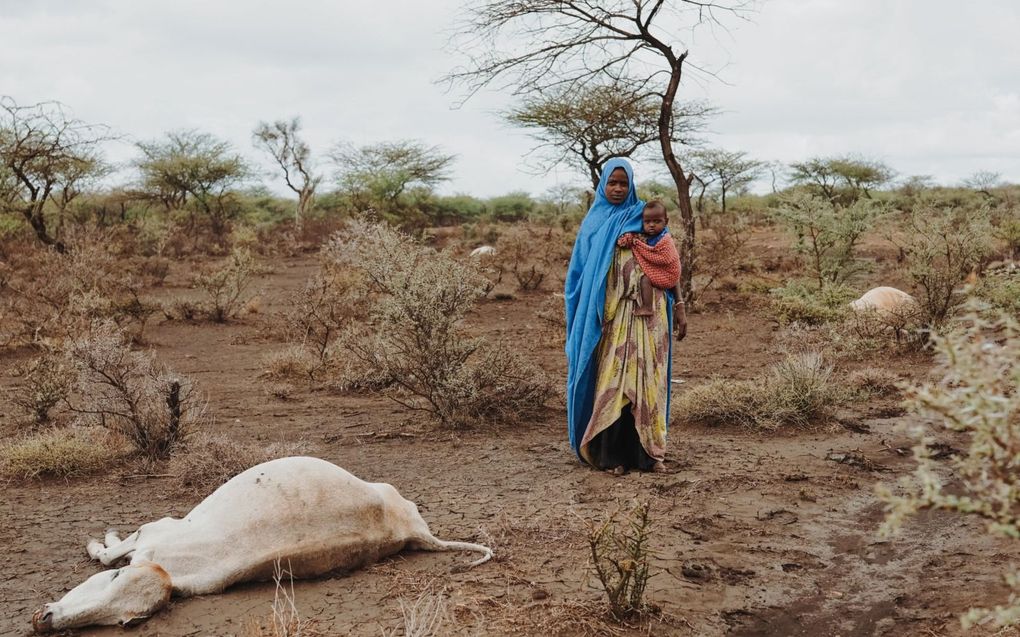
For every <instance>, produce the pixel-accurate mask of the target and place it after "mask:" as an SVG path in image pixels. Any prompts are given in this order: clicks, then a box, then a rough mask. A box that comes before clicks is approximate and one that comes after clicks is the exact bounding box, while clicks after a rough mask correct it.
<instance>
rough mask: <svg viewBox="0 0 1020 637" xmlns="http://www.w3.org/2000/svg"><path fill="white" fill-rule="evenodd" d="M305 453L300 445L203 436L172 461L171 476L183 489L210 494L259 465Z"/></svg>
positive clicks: (194, 440)
mask: <svg viewBox="0 0 1020 637" xmlns="http://www.w3.org/2000/svg"><path fill="white" fill-rule="evenodd" d="M305 451H306V448H305V447H304V446H303V445H300V444H294V443H290V444H282V443H272V444H269V445H265V444H251V443H245V442H237V441H235V440H232V439H231V438H229V437H227V436H223V435H215V434H205V433H200V434H196V435H195V436H193V437H192V438H191V439H189V440H188V444H187V445H186V446H185V447H184V449H183V450H182V451H181V452H180V453H177V454H175V455H174V456H173V457H172V458H171V459H170V463H169V465H168V473H170V474H171V475H173V476H174V481H175V482H176V484H177V485H178V487H180V488H182V489H190V490H192V491H199V492H208V491H212V490H213V489H215V488H216V487H218V486H220V485H221V484H223V483H224V482H226V481H227V480H229V479H230V478H232V477H234V476H236V475H237V474H239V473H241V472H242V471H245V470H246V469H250V468H251V467H254V466H255V465H257V464H262V463H263V462H268V461H269V460H275V459H276V458H283V457H287V456H295V455H300V454H302V453H303V452H305Z"/></svg>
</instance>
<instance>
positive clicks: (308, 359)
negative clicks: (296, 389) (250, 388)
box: [262, 345, 318, 380]
mask: <svg viewBox="0 0 1020 637" xmlns="http://www.w3.org/2000/svg"><path fill="white" fill-rule="evenodd" d="M262 364H263V365H264V366H265V369H264V370H263V372H262V376H263V377H265V378H268V379H270V380H298V379H300V380H309V379H310V378H311V377H312V373H313V370H314V369H315V368H316V367H317V366H318V361H316V360H315V358H314V357H313V356H312V355H311V353H310V352H309V351H308V350H307V349H305V348H304V347H301V346H300V345H288V346H287V347H285V348H284V349H282V350H279V351H275V352H269V353H268V354H266V355H265V356H263V357H262Z"/></svg>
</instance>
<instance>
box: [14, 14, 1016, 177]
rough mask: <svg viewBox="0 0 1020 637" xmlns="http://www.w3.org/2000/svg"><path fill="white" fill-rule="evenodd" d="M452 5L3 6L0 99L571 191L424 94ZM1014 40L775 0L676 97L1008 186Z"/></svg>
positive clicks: (732, 33)
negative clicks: (423, 150)
mask: <svg viewBox="0 0 1020 637" xmlns="http://www.w3.org/2000/svg"><path fill="white" fill-rule="evenodd" d="M458 4H459V3H458V2H456V1H455V0H441V1H434V0H430V1H429V2H420V1H414V0H390V1H388V2H386V3H379V4H378V5H376V6H373V7H370V6H369V5H368V4H361V3H359V4H354V3H350V2H342V3H337V2H327V1H325V0H322V1H317V2H316V1H310V0H308V1H304V2H293V3H288V4H287V6H286V9H284V8H283V5H280V4H279V3H275V2H268V1H246V2H242V1H240V0H220V1H218V2H202V1H200V0H185V1H177V2H174V3H170V2H156V1H152V2H131V1H130V0H105V1H98V0H97V1H90V2H71V1H69V0H68V1H56V0H54V1H50V2H39V1H36V2H24V1H15V0H0V42H3V43H4V55H3V58H2V61H0V93H4V94H8V95H11V96H13V97H14V98H15V99H16V100H18V101H19V102H20V103H29V102H33V101H39V100H45V99H57V100H60V101H62V102H64V103H66V104H68V105H69V106H70V107H71V108H72V109H73V111H74V113H75V114H76V115H77V116H78V117H80V118H82V119H84V120H86V121H90V122H102V123H106V124H109V125H111V126H113V127H114V128H115V129H116V130H117V131H120V132H122V133H126V134H128V135H130V136H131V137H133V138H135V139H147V138H152V137H156V136H159V135H160V134H162V132H164V131H166V130H169V129H175V128H187V127H193V128H200V129H202V130H206V131H209V132H211V133H214V134H216V135H218V136H220V137H223V138H226V139H229V140H230V141H231V142H233V143H234V144H235V145H236V146H237V148H238V149H239V150H241V151H242V152H244V153H245V154H246V155H249V156H251V157H253V158H257V157H258V155H257V154H256V152H255V151H254V150H253V149H252V148H251V145H250V141H249V135H250V132H251V129H252V127H253V126H254V125H255V123H256V122H257V121H259V120H266V119H275V118H282V117H290V116H292V115H301V116H302V118H303V121H304V125H305V130H306V136H307V137H308V139H309V141H310V143H311V144H312V146H313V148H314V149H315V150H317V151H320V152H325V150H326V149H327V148H328V147H329V146H330V145H331V144H332V143H333V142H335V141H337V140H340V139H344V140H349V141H352V142H354V143H370V142H374V141H381V140H384V139H395V138H417V139H421V140H424V141H426V142H428V143H431V144H438V145H439V146H441V147H442V148H444V149H445V150H447V151H448V152H451V153H456V154H457V155H458V162H457V163H456V164H455V167H454V173H455V178H454V180H453V181H452V182H451V183H450V184H448V185H447V186H445V187H444V191H446V192H455V191H461V192H470V193H473V194H477V195H495V194H500V193H503V192H507V191H510V190H518V189H523V190H529V191H532V192H535V193H538V192H541V191H543V190H545V189H546V188H547V187H548V186H550V185H552V184H553V183H555V182H556V181H567V182H571V183H581V184H583V183H584V176H583V174H582V173H581V172H580V171H578V172H576V173H574V172H572V171H569V170H558V171H555V172H554V173H552V174H548V175H541V176H535V175H533V174H530V173H529V172H528V171H526V170H523V169H522V168H525V167H526V166H525V164H526V163H527V161H528V160H527V159H526V158H524V155H525V153H526V152H527V151H528V150H529V149H530V148H531V143H530V141H529V140H528V138H527V137H526V136H524V135H523V134H522V133H521V132H520V131H516V130H513V129H510V128H508V127H506V126H505V125H504V124H502V123H501V122H500V121H499V118H498V117H497V116H496V115H495V113H496V112H498V111H499V110H501V109H504V108H506V107H507V106H509V104H510V100H509V97H507V96H505V95H500V94H491V93H489V94H481V95H478V96H477V97H476V98H474V99H472V100H471V101H469V102H468V103H467V104H466V105H465V106H464V107H463V108H461V109H460V110H453V109H452V108H451V107H452V104H453V102H454V97H453V96H451V95H448V94H446V93H444V92H443V90H442V88H441V87H439V86H437V85H435V84H434V83H433V82H434V80H435V79H436V78H438V77H440V76H441V75H443V73H445V72H446V71H448V70H449V69H451V68H452V67H453V66H454V65H455V64H456V63H457V61H458V58H457V57H456V56H454V55H452V54H450V53H448V52H445V51H444V50H443V47H444V44H445V43H446V38H447V36H448V30H449V28H450V26H451V24H452V22H453V19H454V16H455V14H456V11H457V6H458ZM1018 32H1020V11H1018V10H1017V9H1016V5H1015V3H1014V2H1012V0H986V1H985V2H982V3H980V4H977V3H975V4H972V5H966V4H960V3H958V2H949V0H931V1H926V0H898V1H897V2H894V3H893V2H883V1H882V0H861V1H857V2H844V1H836V0H812V1H811V2H806V1H804V0H770V1H768V2H765V3H764V4H763V5H762V6H761V10H760V12H759V13H758V14H757V15H756V16H755V17H754V20H753V22H748V23H740V24H735V25H734V26H733V27H732V28H730V30H729V31H723V30H718V29H717V30H715V31H714V32H708V31H698V32H696V33H695V34H694V35H693V37H691V36H689V34H684V35H685V36H686V37H690V42H689V45H690V46H691V50H692V58H696V59H698V60H699V61H701V62H703V63H704V64H705V65H706V66H707V67H709V68H713V69H722V70H721V77H722V79H723V80H725V83H724V82H721V81H714V80H709V81H698V82H692V83H690V84H689V85H688V87H687V88H685V89H684V90H685V92H686V94H687V95H690V96H697V97H707V98H708V99H710V100H712V101H714V102H715V103H716V104H718V105H719V106H720V107H721V108H722V109H723V110H724V111H725V113H724V114H723V115H722V116H721V117H720V118H719V119H718V120H717V121H715V122H713V124H712V129H713V130H714V131H715V133H716V134H715V136H714V139H713V142H714V143H717V144H719V145H722V146H725V147H727V148H731V149H741V150H747V151H748V152H750V153H752V154H753V155H755V156H756V157H760V158H763V159H778V160H782V161H792V160H797V159H803V158H805V157H807V156H810V155H826V154H843V153H859V154H862V155H866V156H869V157H876V158H879V159H883V160H884V161H886V162H887V163H888V164H889V165H891V166H892V167H894V168H896V169H897V170H898V171H899V172H900V173H902V174H918V173H923V174H932V175H934V176H936V178H938V179H940V180H943V181H946V182H954V181H957V180H959V179H960V178H962V177H964V176H966V175H968V174H971V173H973V172H975V171H977V170H993V171H997V172H1000V173H1002V174H1003V176H1004V177H1005V178H1007V179H1010V180H1012V181H1018V182H1020V96H1018V94H1017V87H1018V86H1020V71H1017V69H1020V47H1017V46H1016V45H1015V34H1016V33H1018ZM692 79H693V76H692ZM110 153H111V155H112V156H114V157H115V158H119V159H124V158H127V157H129V156H131V154H132V149H131V147H130V146H129V145H127V144H122V145H120V146H119V147H117V148H111V149H110ZM639 168H640V169H641V170H642V171H644V172H642V173H639V175H640V174H648V173H649V172H656V170H655V167H654V166H653V165H652V164H650V163H648V162H642V163H640V164H639Z"/></svg>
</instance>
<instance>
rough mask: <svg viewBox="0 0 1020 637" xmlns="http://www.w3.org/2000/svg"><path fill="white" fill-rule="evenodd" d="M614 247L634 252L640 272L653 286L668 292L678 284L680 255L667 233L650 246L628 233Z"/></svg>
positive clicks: (635, 234) (638, 237) (636, 234)
mask: <svg viewBox="0 0 1020 637" xmlns="http://www.w3.org/2000/svg"><path fill="white" fill-rule="evenodd" d="M616 245H618V246H620V247H621V248H630V249H631V250H632V251H633V252H634V258H636V259H637V262H638V265H640V266H641V272H643V273H644V275H645V276H646V277H648V280H649V281H651V282H652V285H653V286H655V287H657V288H659V289H660V290H668V289H670V288H673V287H675V286H676V285H677V284H678V283H679V282H680V253H679V252H677V249H676V243H674V241H673V237H672V236H670V235H669V233H666V235H665V236H664V237H662V238H661V239H659V242H658V243H656V244H655V245H654V246H650V245H648V244H647V243H645V241H644V239H643V238H642V236H641V235H639V234H638V233H636V232H628V233H627V234H624V235H622V236H621V237H620V238H619V239H617V240H616Z"/></svg>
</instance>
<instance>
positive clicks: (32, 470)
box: [0, 427, 127, 481]
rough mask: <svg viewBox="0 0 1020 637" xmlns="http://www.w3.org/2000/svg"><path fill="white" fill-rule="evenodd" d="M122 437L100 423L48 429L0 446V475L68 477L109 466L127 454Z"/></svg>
mask: <svg viewBox="0 0 1020 637" xmlns="http://www.w3.org/2000/svg"><path fill="white" fill-rule="evenodd" d="M126 453H127V448H126V445H125V444H124V441H123V439H121V438H120V437H119V436H116V435H114V434H112V433H111V432H109V431H106V430H105V429H101V428H99V427H81V428H78V427H75V428H66V429H51V430H49V431H44V432H41V433H36V434H32V435H30V436H25V437H23V438H20V439H16V440H13V441H11V442H8V443H6V444H4V445H3V446H2V447H0V478H4V479H8V480H19V481H21V480H34V479H37V478H49V477H55V478H71V477H76V476H82V475H88V474H91V473H96V472H98V471H101V470H103V469H108V468H109V467H110V465H112V464H113V463H115V462H117V461H118V460H119V459H120V458H121V457H123V456H124V455H126Z"/></svg>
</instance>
